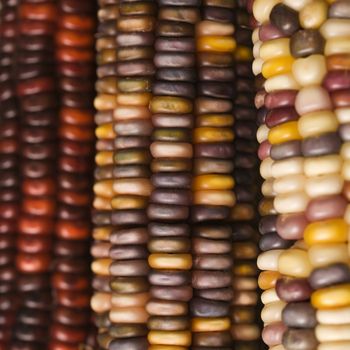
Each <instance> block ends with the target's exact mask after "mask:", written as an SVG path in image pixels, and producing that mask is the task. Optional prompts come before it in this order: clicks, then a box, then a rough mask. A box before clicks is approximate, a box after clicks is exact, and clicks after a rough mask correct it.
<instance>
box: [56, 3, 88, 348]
mask: <svg viewBox="0 0 350 350" xmlns="http://www.w3.org/2000/svg"><path fill="white" fill-rule="evenodd" d="M94 10H95V3H94V1H89V2H86V3H85V4H84V6H81V5H79V4H72V6H71V7H70V8H69V9H68V8H67V6H66V3H65V1H60V2H58V11H59V16H60V18H61V20H60V22H59V24H58V30H57V31H56V33H55V39H56V50H55V51H56V62H57V70H58V72H60V74H59V75H58V76H59V78H58V87H59V89H60V102H61V104H60V112H59V113H60V123H59V128H58V138H59V152H58V164H59V169H58V179H59V181H58V193H59V194H58V204H57V223H56V228H57V231H56V234H57V236H58V237H59V239H61V240H62V241H63V242H62V243H63V244H64V243H66V244H67V251H64V252H62V251H60V250H55V252H54V253H55V256H54V263H53V266H54V269H53V280H60V281H61V283H60V284H58V285H54V286H53V295H54V298H53V304H54V309H53V318H52V324H51V333H52V338H51V339H50V344H49V346H50V347H51V348H52V349H57V348H58V347H60V346H68V344H69V346H70V347H71V348H77V347H78V346H79V345H80V344H83V343H85V342H86V338H87V336H88V332H89V331H90V329H89V328H90V324H89V321H90V319H89V307H88V305H85V308H82V307H81V305H80V304H79V305H78V304H77V305H74V303H72V305H70V306H66V305H62V304H61V303H60V300H59V299H58V298H55V295H56V293H57V294H58V293H59V292H60V291H67V292H69V293H70V295H71V298H74V297H81V296H84V297H85V299H87V298H88V297H89V296H90V273H89V261H88V255H89V250H88V242H89V240H90V229H91V227H90V224H89V221H90V206H91V200H92V195H91V193H90V189H91V185H92V170H93V158H92V156H91V155H92V153H93V150H94V120H93V106H92V102H91V101H92V97H93V94H94V85H93V81H94V77H95V71H94V47H93V41H94V37H93V36H94V30H95V18H94ZM83 19H84V23H83V24H81V23H79V20H83ZM74 20H75V25H72V22H73V23H74ZM82 63H83V65H84V68H85V69H84V71H83V72H82V71H81V70H80V67H81V66H82ZM67 66H69V68H70V71H69V70H67ZM72 71H75V73H73V74H72ZM64 162H66V163H68V164H69V166H60V165H61V164H62V163H64ZM82 178H83V180H82ZM69 245H71V247H70V249H68V247H69ZM77 247H79V248H77ZM77 259H79V260H80V263H77ZM72 280H76V282H75V283H72V282H71V281H72ZM67 314H69V315H70V319H69V321H68V320H66V319H65V317H66V315H67ZM56 330H59V332H60V333H59V334H58V335H57V336H56V335H55V331H56Z"/></svg>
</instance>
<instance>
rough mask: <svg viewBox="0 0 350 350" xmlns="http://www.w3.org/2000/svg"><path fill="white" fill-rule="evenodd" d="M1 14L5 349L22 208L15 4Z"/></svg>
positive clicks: (0, 279) (0, 345)
mask: <svg viewBox="0 0 350 350" xmlns="http://www.w3.org/2000/svg"><path fill="white" fill-rule="evenodd" d="M1 7H2V10H1V16H0V22H1V24H0V28H1V29H0V33H1V34H0V41H1V43H2V45H1V48H0V56H1V61H0V89H1V91H2V93H1V97H0V104H1V111H0V139H1V141H0V172H1V176H0V222H1V224H0V225H1V229H0V232H1V239H0V255H1V262H0V284H1V296H2V300H3V301H2V305H5V307H4V308H2V310H1V311H0V319H1V322H0V329H1V331H0V339H1V340H0V349H1V350H6V349H8V348H9V346H10V342H11V339H12V337H13V325H14V323H15V321H16V304H17V302H16V299H17V298H16V294H17V293H16V267H15V257H16V236H17V232H16V231H17V227H16V226H17V224H16V216H17V215H16V214H17V213H18V209H19V203H20V198H19V195H18V193H19V186H20V183H19V176H18V172H19V167H18V157H19V151H20V150H19V139H18V137H17V135H18V131H19V123H20V120H19V110H18V107H17V103H16V85H15V75H14V71H13V67H14V63H15V60H14V58H15V54H16V48H15V45H14V42H15V41H16V28H17V25H18V23H17V13H16V10H17V9H16V6H13V5H11V4H6V1H2V2H1Z"/></svg>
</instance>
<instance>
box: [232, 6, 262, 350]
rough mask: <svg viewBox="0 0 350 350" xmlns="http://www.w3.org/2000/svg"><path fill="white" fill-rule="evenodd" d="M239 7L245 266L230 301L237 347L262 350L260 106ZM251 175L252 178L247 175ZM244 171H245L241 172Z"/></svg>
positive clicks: (238, 120) (239, 181)
mask: <svg viewBox="0 0 350 350" xmlns="http://www.w3.org/2000/svg"><path fill="white" fill-rule="evenodd" d="M237 5H238V7H237V8H236V9H235V33H234V37H235V39H236V41H237V45H238V46H237V49H236V51H235V68H234V69H235V73H236V74H235V78H234V81H233V84H234V87H235V88H236V89H235V90H236V91H235V96H234V108H233V111H234V112H233V113H234V116H235V123H234V133H235V140H234V145H235V149H236V153H235V156H234V162H235V164H234V172H233V175H234V177H235V187H234V192H235V195H236V199H237V203H236V205H235V208H234V215H233V231H232V234H233V235H232V238H233V260H234V264H238V265H241V267H240V268H239V269H233V277H232V278H233V281H232V284H233V285H232V287H233V294H234V298H233V300H232V303H231V323H232V325H231V334H232V338H233V341H234V344H235V348H237V349H240V348H243V349H260V348H261V341H260V339H259V337H260V327H259V316H260V312H259V311H260V310H259V308H258V304H259V300H258V283H257V271H254V269H246V268H244V265H246V266H247V267H248V266H249V264H252V263H255V261H256V258H257V255H258V246H257V238H258V237H257V236H258V235H257V231H256V230H255V228H254V227H255V225H256V216H257V197H258V190H259V188H258V186H257V183H258V168H257V165H258V162H257V160H258V158H257V154H256V152H257V143H256V129H257V126H256V120H255V119H256V110H255V109H254V108H252V106H254V97H255V94H254V91H255V81H254V76H253V74H252V72H251V59H252V49H251V30H250V29H249V25H250V23H249V20H250V15H249V13H247V12H246V9H245V6H244V5H243V4H237ZM247 173H249V176H242V175H243V174H244V175H246V174H247ZM241 174H242V175H241Z"/></svg>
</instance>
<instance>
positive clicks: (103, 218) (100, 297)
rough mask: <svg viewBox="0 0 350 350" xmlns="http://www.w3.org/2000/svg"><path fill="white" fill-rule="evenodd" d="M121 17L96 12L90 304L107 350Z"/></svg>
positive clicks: (110, 8) (110, 7)
mask: <svg viewBox="0 0 350 350" xmlns="http://www.w3.org/2000/svg"><path fill="white" fill-rule="evenodd" d="M118 15H119V10H118V3H117V2H106V3H104V2H100V3H99V8H98V12H97V17H98V26H97V36H96V43H95V46H96V51H97V52H96V63H97V81H96V83H95V90H96V93H97V95H96V97H95V100H94V106H95V108H96V110H97V111H96V114H95V124H96V129H95V136H96V146H95V148H96V155H95V171H94V186H93V190H94V199H93V208H94V211H93V224H94V228H93V231H92V238H93V243H92V246H91V255H92V258H93V262H92V265H91V270H92V272H93V279H92V287H93V290H94V292H93V295H92V298H91V301H90V304H91V308H92V310H93V312H94V322H95V326H96V328H97V337H96V338H97V343H98V345H99V347H100V348H101V349H108V343H109V342H110V336H109V327H110V325H111V322H110V320H109V312H110V310H111V307H112V289H111V285H110V283H111V276H110V271H109V267H110V264H111V262H112V260H111V259H110V257H109V251H110V248H111V243H110V237H111V235H112V232H113V228H114V227H113V226H114V225H113V224H112V220H111V215H112V204H111V203H112V200H113V195H114V193H113V168H114V166H113V150H114V140H115V137H116V133H115V132H114V130H113V110H114V108H115V106H116V96H117V95H116V94H117V91H118V90H117V77H116V73H115V70H114V69H113V68H112V66H113V65H115V64H116V61H117V58H116V48H117V43H116V38H115V36H116V21H117V18H118Z"/></svg>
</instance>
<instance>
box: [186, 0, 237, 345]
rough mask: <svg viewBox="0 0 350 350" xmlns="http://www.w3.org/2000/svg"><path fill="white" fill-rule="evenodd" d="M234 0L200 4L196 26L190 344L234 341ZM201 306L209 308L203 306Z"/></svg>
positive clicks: (213, 343) (224, 343) (216, 343)
mask: <svg viewBox="0 0 350 350" xmlns="http://www.w3.org/2000/svg"><path fill="white" fill-rule="evenodd" d="M233 19H234V12H233V4H227V3H226V5H225V4H223V3H220V4H218V5H217V7H215V6H213V4H212V3H211V2H204V3H203V4H202V21H201V22H200V23H198V25H197V28H196V42H197V67H198V78H199V81H198V93H199V94H198V97H197V99H196V109H195V112H196V127H195V129H194V157H195V159H194V165H195V169H194V179H193V186H192V190H193V195H194V199H193V207H192V221H193V222H194V227H193V230H194V232H193V233H194V239H193V248H192V252H193V258H194V267H193V272H192V281H193V283H192V286H193V289H194V295H195V297H194V298H193V299H192V301H191V312H192V332H193V339H192V345H193V346H194V347H206V349H214V348H218V347H221V348H226V347H230V346H231V344H232V335H231V319H230V317H229V316H230V313H229V311H230V304H231V299H232V297H233V288H232V266H233V261H232V255H231V254H232V236H231V235H232V233H231V232H232V231H231V228H230V226H229V221H230V216H231V212H232V208H233V206H234V204H235V202H236V199H235V196H234V192H233V188H234V185H235V183H234V180H233V176H232V171H233V167H234V163H233V159H232V157H233V140H234V133H233V124H234V118H233V114H232V112H233V103H232V99H233V92H234V87H233V86H232V79H233V77H234V68H233V52H234V50H235V48H236V42H235V40H234V37H233V33H234V25H233V24H232V23H233ZM201 309H203V310H205V309H208V311H207V312H202V311H201Z"/></svg>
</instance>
